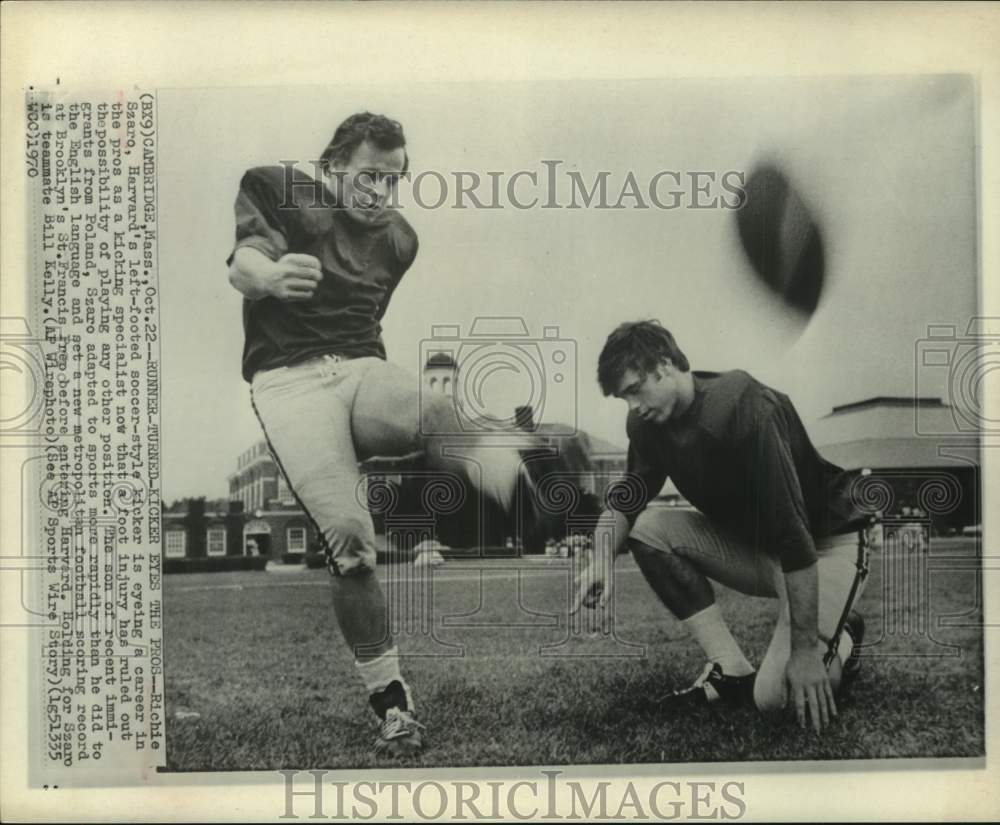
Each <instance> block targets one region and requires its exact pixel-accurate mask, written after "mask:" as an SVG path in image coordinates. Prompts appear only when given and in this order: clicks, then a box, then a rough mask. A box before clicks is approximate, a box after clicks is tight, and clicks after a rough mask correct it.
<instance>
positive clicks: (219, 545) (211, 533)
mask: <svg viewBox="0 0 1000 825" xmlns="http://www.w3.org/2000/svg"><path fill="white" fill-rule="evenodd" d="M205 547H206V550H207V551H208V555H210V556H224V555H226V529H225V528H224V527H210V528H208V541H207V542H206V543H205Z"/></svg>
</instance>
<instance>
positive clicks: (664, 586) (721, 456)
mask: <svg viewBox="0 0 1000 825" xmlns="http://www.w3.org/2000/svg"><path fill="white" fill-rule="evenodd" d="M598 382H599V383H600V386H601V390H602V391H603V393H604V394H605V395H606V396H607V395H614V396H615V397H617V398H621V399H623V400H625V401H626V402H627V403H628V407H629V412H628V419H627V431H628V437H629V449H628V471H629V473H630V474H634V475H633V476H632V477H631V482H630V483H632V484H634V486H635V487H637V488H638V489H637V490H636V491H635V492H636V496H637V505H638V506H636V508H635V509H634V510H633V511H632V512H631V513H629V514H628V515H625V514H623V513H621V512H617V511H615V510H607V511H605V512H604V513H603V514H602V516H601V519H600V522H599V527H598V530H597V533H596V534H595V542H594V544H595V549H594V553H593V555H592V557H591V560H590V562H589V564H588V566H587V567H586V568H585V569H584V571H583V575H582V580H581V582H580V583H579V588H578V591H577V594H576V601H575V604H574V607H573V610H574V611H575V610H577V609H579V608H580V606H581V605H582V606H586V607H590V608H594V607H597V606H603V605H607V603H608V598H609V596H610V593H611V585H612V574H613V565H614V558H615V556H616V555H617V554H619V553H621V552H623V551H624V549H625V548H626V547H627V548H628V550H629V551H631V553H632V555H633V557H634V558H635V560H636V563H637V564H638V566H639V569H640V570H641V571H642V573H643V575H644V576H645V578H646V580H647V581H648V582H649V584H650V586H651V587H652V588H653V590H654V591H655V593H656V595H657V596H658V597H659V599H660V600H661V601H662V602H663V604H664V605H666V607H667V608H668V609H669V610H670V611H671V612H672V613H673V614H674V615H675V616H676V617H677V618H678V619H679V620H681V622H682V623H683V624H684V626H685V627H686V628H687V629H688V631H689V632H690V633H691V635H692V636H693V637H694V639H695V641H697V643H698V644H699V645H700V646H701V648H702V650H703V651H704V653H705V656H706V657H707V659H708V662H707V664H706V665H705V668H704V670H703V672H702V673H701V675H700V676H699V677H698V678H697V679H696V680H695V682H694V683H693V684H692V685H691V686H690V687H689V688H687V689H685V690H681V691H677V692H675V693H674V694H673V695H672V697H671V698H670V702H671V703H677V704H680V705H684V704H687V703H697V704H703V703H714V702H718V701H720V700H722V701H727V702H731V703H735V704H743V703H745V704H747V705H749V704H750V703H751V702H752V703H755V704H756V706H757V707H758V708H759V709H761V710H763V711H778V710H781V709H783V708H785V707H786V706H787V704H788V702H789V700H791V703H792V704H793V705H794V707H795V712H796V715H797V717H798V721H799V724H800V725H803V726H805V724H806V722H807V719H811V722H812V725H813V727H814V728H815V730H816V731H817V733H818V732H820V731H821V730H822V729H823V728H824V727H825V726H826V725H827V724H828V723H829V722H830V720H831V718H832V717H833V716H836V714H837V706H836V702H835V699H834V695H835V692H836V691H837V690H838V687H840V686H842V685H844V684H845V683H846V682H847V681H848V680H850V679H852V678H854V677H855V676H856V674H857V671H858V667H859V664H860V660H859V657H858V655H857V651H858V646H859V645H860V643H861V640H862V635H863V632H864V623H863V620H862V619H861V616H860V615H859V614H857V613H856V612H854V611H852V610H851V607H852V606H853V604H854V603H855V602H856V600H857V598H858V597H859V596H860V592H861V585H862V584H863V579H864V567H865V565H864V564H863V561H862V559H863V552H862V551H863V549H864V548H865V547H866V546H867V540H868V533H869V531H870V529H871V528H870V527H869V526H868V524H867V520H866V518H865V516H864V515H863V514H862V513H861V512H860V511H859V510H858V509H857V507H856V505H855V504H854V502H853V501H852V497H851V494H850V485H851V479H850V477H849V476H848V475H847V474H846V473H845V472H844V471H843V470H841V469H840V468H839V467H836V466H834V465H832V464H830V463H829V462H827V461H825V460H824V459H823V458H821V457H820V455H819V454H818V453H817V452H816V449H815V448H814V447H813V445H812V444H811V442H810V441H809V437H808V436H807V434H806V431H805V429H804V427H803V426H802V422H801V421H800V420H799V417H798V415H797V413H796V411H795V408H794V407H793V406H792V403H791V401H790V400H789V399H788V398H787V397H786V396H785V395H782V394H781V393H779V392H776V391H775V390H772V389H771V388H769V387H767V386H765V385H763V384H761V383H760V382H758V381H756V380H754V378H752V377H751V376H750V375H748V374H747V373H745V372H742V371H739V370H734V371H732V372H724V373H709V372H692V371H691V370H690V368H689V365H688V361H687V358H686V357H685V356H684V353H683V352H682V351H681V350H680V348H679V347H678V345H677V343H676V342H675V341H674V338H673V336H672V335H671V334H670V332H669V331H667V330H666V329H665V328H663V327H662V326H661V325H660V324H659V323H657V322H653V321H640V322H635V323H625V324H622V325H620V326H619V327H618V328H617V329H615V330H614V331H613V332H612V333H611V335H610V336H609V337H608V339H607V342H606V343H605V345H604V349H603V350H602V352H601V354H600V357H599V361H598ZM668 477H669V478H671V479H672V480H673V483H674V485H675V486H676V487H677V490H678V492H679V493H680V494H681V495H682V496H684V497H685V498H686V499H687V500H688V501H689V502H691V504H693V505H694V506H695V507H696V508H697V512H695V511H690V510H688V511H685V510H677V509H672V508H646V506H645V505H646V503H647V502H648V501H649V499H650V498H652V497H653V496H656V495H657V494H658V493H659V491H660V489H661V488H662V487H663V484H664V482H665V481H666V479H667V478H668ZM626 483H629V482H626ZM625 498H627V497H625ZM859 543H860V544H859ZM710 580H711V581H716V582H720V583H722V584H724V585H726V586H727V587H730V588H732V589H734V590H737V591H739V592H741V593H745V594H748V595H751V596H770V597H773V598H777V599H779V600H780V613H779V618H778V622H777V627H776V628H775V631H774V635H773V637H772V639H771V643H770V646H769V647H768V649H767V653H766V654H765V656H764V659H763V661H762V662H761V665H760V668H759V670H758V671H756V672H755V671H754V667H753V665H751V663H750V662H749V661H747V659H746V657H745V656H744V655H743V651H742V650H741V649H740V646H739V644H738V643H737V641H736V639H734V638H733V636H732V634H731V633H730V631H729V628H728V627H727V626H726V623H725V621H724V620H723V618H722V614H721V613H720V611H719V607H718V605H717V604H716V603H715V597H714V594H713V590H712V585H711V584H710ZM849 611H850V612H849ZM845 618H846V621H845ZM842 631H843V632H842Z"/></svg>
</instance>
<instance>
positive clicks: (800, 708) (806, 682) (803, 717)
mask: <svg viewBox="0 0 1000 825" xmlns="http://www.w3.org/2000/svg"><path fill="white" fill-rule="evenodd" d="M785 684H786V686H787V687H788V697H789V700H790V701H791V702H792V703H793V704H794V706H795V715H796V717H797V718H798V721H799V727H803V728H804V727H805V726H806V721H807V715H808V717H809V719H810V720H811V721H812V726H813V730H815V731H816V733H817V734H819V733H821V732H822V731H823V728H825V727H826V726H827V725H828V724H829V723H830V720H831V719H833V717H834V716H836V715H837V705H836V703H835V702H834V701H833V687H832V686H831V685H830V677H829V676H828V675H827V672H826V668H825V667H824V666H823V657H822V656H821V655H820V654H819V653H817V652H815V651H809V650H793V651H792V655H791V657H790V658H789V660H788V665H787V666H786V667H785Z"/></svg>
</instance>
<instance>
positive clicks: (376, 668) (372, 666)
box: [354, 647, 406, 693]
mask: <svg viewBox="0 0 1000 825" xmlns="http://www.w3.org/2000/svg"><path fill="white" fill-rule="evenodd" d="M354 666H355V667H356V668H357V669H358V674H359V675H360V676H361V681H363V682H364V683H365V687H366V688H367V689H368V692H369V693H377V692H378V691H380V690H385V689H386V688H387V687H388V686H389V683H390V682H392V681H394V680H395V681H399V682H400V683H401V684H403V685H404V686H405V685H406V683H405V682H404V681H403V677H402V676H400V675H399V652H398V651H397V650H396V648H395V647H393V648H391V649H390V650H387V651H386V652H385V653H383V654H382V655H381V656H379V657H378V658H377V659H369V660H368V661H365V662H362V661H359V660H357V659H355V660H354Z"/></svg>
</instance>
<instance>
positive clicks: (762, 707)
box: [753, 668, 788, 715]
mask: <svg viewBox="0 0 1000 825" xmlns="http://www.w3.org/2000/svg"><path fill="white" fill-rule="evenodd" d="M784 677H785V673H784V670H782V671H781V673H778V674H771V673H767V672H766V671H765V670H764V669H763V668H762V669H761V670H760V671H758V672H757V677H756V678H755V679H754V684H753V702H754V704H755V705H756V706H757V710H759V711H760V712H761V713H764V714H768V715H777V714H779V713H781V711H783V710H784V709H785V705H786V704H787V703H788V692H787V690H786V688H785V678H784Z"/></svg>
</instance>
